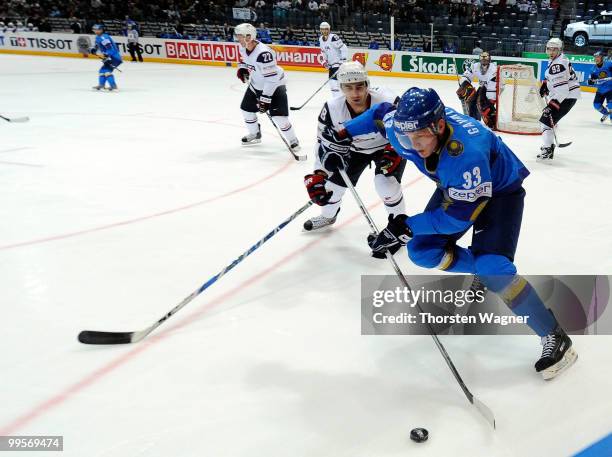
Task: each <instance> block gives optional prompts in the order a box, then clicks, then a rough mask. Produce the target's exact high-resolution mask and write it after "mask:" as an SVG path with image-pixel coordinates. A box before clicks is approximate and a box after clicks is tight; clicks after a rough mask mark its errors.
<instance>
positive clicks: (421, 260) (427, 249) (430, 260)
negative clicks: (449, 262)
mask: <svg viewBox="0 0 612 457" xmlns="http://www.w3.org/2000/svg"><path fill="white" fill-rule="evenodd" d="M445 254H446V252H445V251H444V249H443V248H439V247H431V246H426V245H424V244H423V243H420V242H419V241H418V240H417V239H412V240H410V241H409V242H408V257H409V258H410V260H411V261H412V263H414V264H415V265H418V266H419V267H422V268H438V267H439V265H440V263H441V262H442V260H443V258H444V256H445Z"/></svg>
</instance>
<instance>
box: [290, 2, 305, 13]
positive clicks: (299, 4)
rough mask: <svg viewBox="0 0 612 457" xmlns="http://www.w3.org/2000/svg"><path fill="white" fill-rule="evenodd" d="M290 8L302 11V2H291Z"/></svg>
mask: <svg viewBox="0 0 612 457" xmlns="http://www.w3.org/2000/svg"><path fill="white" fill-rule="evenodd" d="M292 6H293V9H294V10H298V11H301V10H303V9H304V2H303V1H302V0H293V2H292Z"/></svg>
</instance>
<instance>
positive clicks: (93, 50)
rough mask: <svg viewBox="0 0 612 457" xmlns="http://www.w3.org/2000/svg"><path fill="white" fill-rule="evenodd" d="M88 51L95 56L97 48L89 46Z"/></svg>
mask: <svg viewBox="0 0 612 457" xmlns="http://www.w3.org/2000/svg"><path fill="white" fill-rule="evenodd" d="M89 53H90V54H93V55H94V56H95V55H96V54H97V53H98V49H97V48H91V49H90V50H89Z"/></svg>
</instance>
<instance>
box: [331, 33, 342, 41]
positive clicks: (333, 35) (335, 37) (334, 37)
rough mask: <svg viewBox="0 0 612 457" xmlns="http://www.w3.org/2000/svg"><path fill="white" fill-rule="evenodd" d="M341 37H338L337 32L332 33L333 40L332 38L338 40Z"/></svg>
mask: <svg viewBox="0 0 612 457" xmlns="http://www.w3.org/2000/svg"><path fill="white" fill-rule="evenodd" d="M339 39H340V38H338V35H336V34H332V36H331V40H332V41H338V40H339Z"/></svg>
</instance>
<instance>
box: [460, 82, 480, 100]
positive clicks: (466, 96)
mask: <svg viewBox="0 0 612 457" xmlns="http://www.w3.org/2000/svg"><path fill="white" fill-rule="evenodd" d="M475 96H476V89H474V86H472V85H471V84H470V83H469V82H468V81H463V84H461V87H459V89H457V97H459V100H465V101H466V102H471V101H472V99H473V98H474V97H475Z"/></svg>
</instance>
